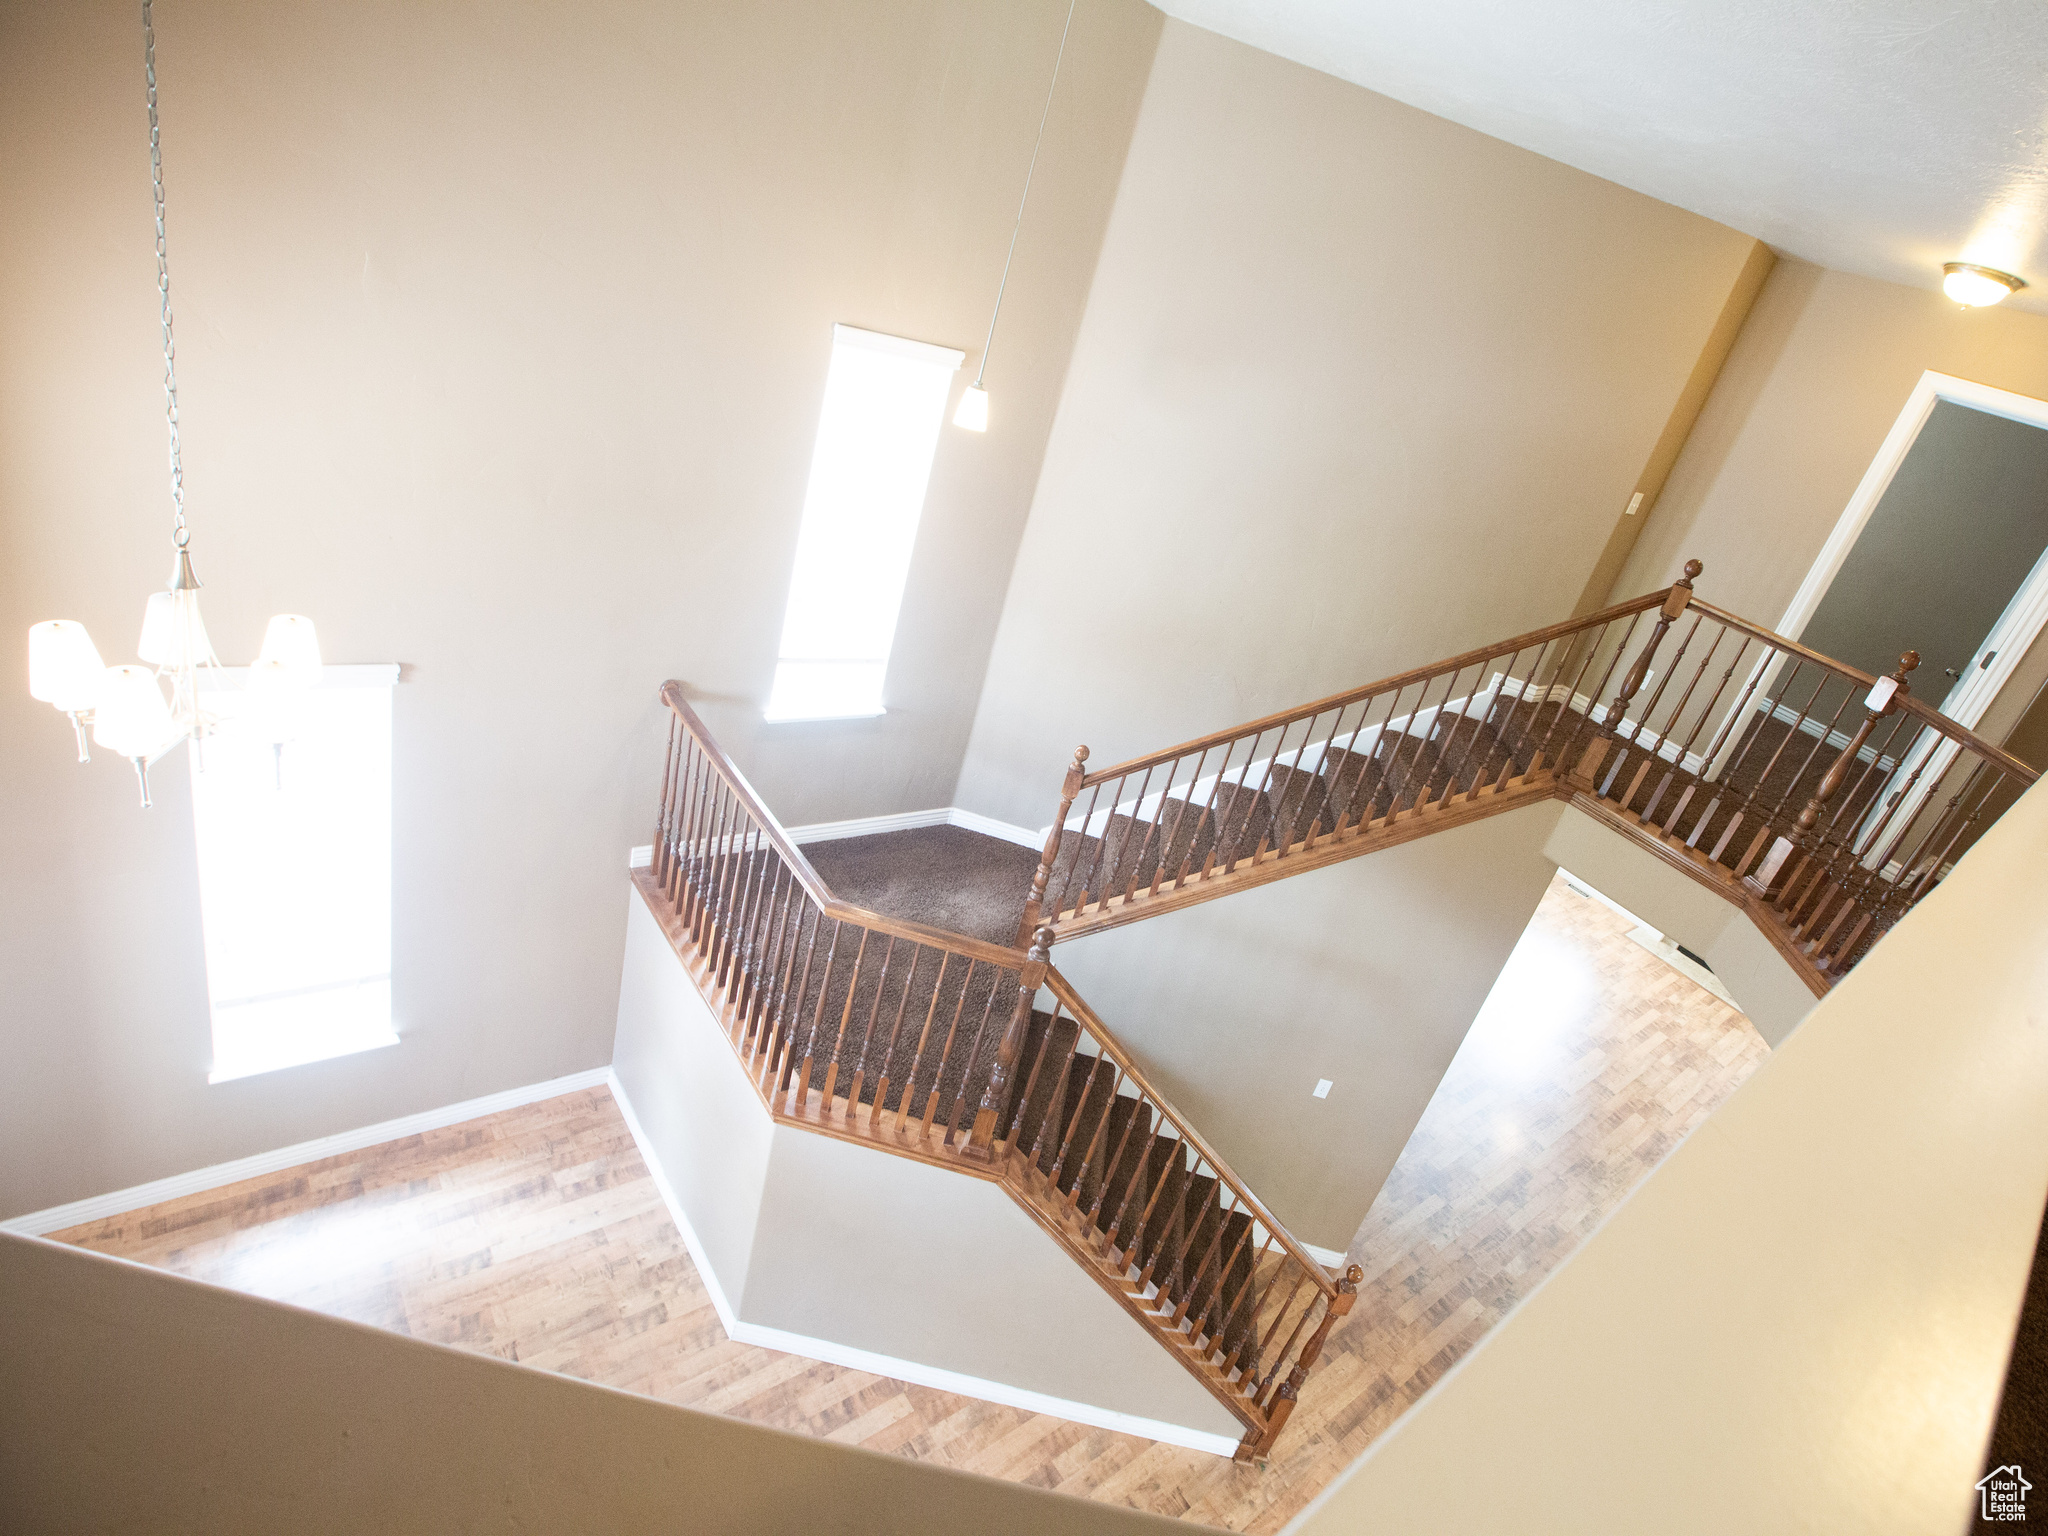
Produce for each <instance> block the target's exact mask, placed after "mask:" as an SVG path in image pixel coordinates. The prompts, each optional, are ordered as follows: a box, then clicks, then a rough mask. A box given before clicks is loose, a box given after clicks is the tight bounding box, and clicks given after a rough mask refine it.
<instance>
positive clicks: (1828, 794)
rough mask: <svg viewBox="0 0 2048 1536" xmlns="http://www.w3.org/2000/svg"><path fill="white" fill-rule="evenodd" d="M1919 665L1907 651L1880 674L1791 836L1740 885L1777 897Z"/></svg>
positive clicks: (1777, 843) (1914, 654)
mask: <svg viewBox="0 0 2048 1536" xmlns="http://www.w3.org/2000/svg"><path fill="white" fill-rule="evenodd" d="M1919 665H1920V653H1919V652H1918V651H1907V652H1906V653H1905V654H1904V655H1903V656H1901V657H1900V658H1899V667H1898V670H1897V671H1896V672H1894V673H1892V675H1891V676H1890V677H1881V678H1879V679H1878V680H1877V686H1876V687H1874V688H1872V689H1871V690H1870V694H1869V696H1868V697H1867V698H1866V699H1865V700H1864V711H1863V723H1862V724H1861V725H1859V726H1857V727H1856V734H1855V735H1854V736H1852V737H1850V738H1849V744H1848V745H1847V746H1845V747H1843V748H1842V750H1841V753H1840V755H1839V756H1837V757H1836V758H1835V760H1834V762H1833V764H1832V765H1830V767H1829V768H1828V771H1827V773H1826V775H1825V776H1824V777H1823V778H1822V779H1821V781H1820V783H1819V785H1818V786H1817V787H1816V788H1815V789H1814V791H1813V793H1812V794H1811V795H1809V796H1807V799H1806V804H1805V805H1804V806H1803V807H1802V808H1801V809H1800V812H1799V822H1798V825H1797V827H1796V828H1795V829H1794V831H1793V834H1792V835H1791V836H1790V837H1783V836H1781V837H1779V838H1777V839H1776V840H1775V841H1774V842H1772V844H1771V851H1770V852H1769V853H1767V854H1765V855H1764V856H1763V859H1762V860H1761V861H1760V862H1759V863H1758V864H1757V867H1756V869H1755V871H1754V872H1753V873H1751V874H1749V875H1747V876H1745V877H1744V878H1743V884H1744V885H1746V886H1748V887H1749V889H1750V890H1751V891H1753V892H1755V893H1756V894H1757V895H1759V896H1764V897H1776V896H1777V895H1778V894H1779V892H1780V891H1781V890H1782V889H1783V888H1784V884H1785V881H1786V880H1787V878H1789V876H1790V875H1791V872H1792V854H1793V852H1794V851H1795V850H1796V849H1797V848H1799V847H1800V846H1802V845H1804V846H1806V847H1808V848H1809V849H1810V848H1812V847H1813V846H1815V845H1816V843H1817V842H1818V839H1817V838H1816V836H1815V835H1814V829H1815V828H1816V827H1818V826H1819V825H1820V818H1821V814H1822V813H1823V812H1824V811H1826V810H1827V806H1828V802H1829V801H1830V800H1832V799H1834V797H1835V794H1836V792H1837V791H1839V790H1840V789H1841V787H1842V785H1843V783H1844V782H1845V781H1846V780H1847V779H1848V777H1849V773H1850V770H1851V769H1853V768H1854V767H1855V765H1856V754H1857V753H1859V752H1861V751H1862V750H1863V747H1864V744H1865V743H1866V742H1868V741H1869V740H1870V733H1871V732H1872V731H1874V730H1876V729H1877V722H1878V721H1880V720H1882V719H1884V718H1885V717H1886V716H1888V715H1895V714H1897V713H1898V712H1899V704H1900V702H1901V700H1903V699H1904V697H1905V696H1906V695H1907V694H1909V693H1911V692H1912V691H1913V685H1912V683H1911V681H1910V680H1909V679H1908V677H1907V674H1908V673H1910V672H1911V671H1912V670H1913V669H1914V668H1915V667H1917V666H1919Z"/></svg>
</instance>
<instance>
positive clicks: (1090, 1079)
mask: <svg viewBox="0 0 2048 1536" xmlns="http://www.w3.org/2000/svg"><path fill="white" fill-rule="evenodd" d="M1108 1060H1109V1058H1108V1057H1107V1056H1105V1055H1103V1054H1102V1053H1101V1050H1100V1048H1099V1047H1098V1048H1097V1051H1096V1055H1095V1060H1094V1062H1093V1063H1092V1064H1091V1065H1090V1066H1089V1068H1088V1075H1087V1077H1085V1078H1083V1079H1082V1081H1081V1097H1080V1098H1079V1099H1078V1100H1076V1101H1075V1104H1074V1113H1073V1116H1072V1118H1071V1119H1069V1120H1068V1121H1067V1131H1066V1134H1065V1135H1064V1136H1062V1137H1061V1138H1060V1150H1059V1154H1058V1156H1056V1157H1054V1158H1053V1160H1052V1171H1051V1172H1050V1173H1048V1174H1047V1175H1046V1177H1047V1178H1048V1179H1050V1180H1051V1181H1052V1187H1053V1192H1054V1193H1055V1194H1057V1193H1058V1192H1059V1187H1060V1175H1061V1174H1063V1173H1064V1172H1065V1171H1066V1167H1067V1154H1068V1153H1069V1152H1071V1151H1073V1149H1074V1137H1075V1136H1076V1135H1078V1134H1079V1132H1080V1130H1081V1122H1082V1121H1083V1120H1086V1119H1087V1118H1088V1101H1089V1100H1090V1099H1091V1098H1093V1097H1094V1096H1095V1074H1096V1073H1098V1072H1100V1071H1101V1070H1102V1064H1103V1063H1104V1062H1106V1061H1108ZM1110 1071H1111V1073H1112V1074H1114V1073H1115V1071H1116V1067H1115V1066H1114V1065H1113V1064H1112V1065H1111V1067H1110ZM1089 1140H1090V1141H1093V1140H1094V1137H1093V1136H1092V1135H1091V1136H1090V1137H1089ZM1082 1150H1083V1153H1084V1155H1085V1153H1086V1150H1087V1149H1086V1148H1085V1147H1084V1148H1083V1149H1082ZM1080 1177H1081V1174H1080V1170H1079V1169H1078V1168H1077V1169H1076V1170H1075V1172H1074V1178H1075V1180H1076V1182H1075V1185H1074V1188H1075V1191H1076V1192H1077V1193H1078V1192H1079V1190H1080V1183H1079V1180H1080Z"/></svg>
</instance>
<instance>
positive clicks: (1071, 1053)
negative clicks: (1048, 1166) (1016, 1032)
mask: <svg viewBox="0 0 2048 1536" xmlns="http://www.w3.org/2000/svg"><path fill="white" fill-rule="evenodd" d="M1075 1022H1077V1023H1078V1022H1079V1020H1076V1021H1075ZM1080 1043H1081V1042H1080V1037H1079V1036H1078V1035H1077V1036H1075V1039H1074V1044H1075V1045H1076V1046H1078V1045H1079V1044H1080ZM1078 1054H1079V1052H1078V1051H1076V1050H1075V1049H1073V1048H1072V1047H1069V1048H1068V1050H1067V1051H1066V1053H1065V1054H1064V1055H1063V1056H1061V1058H1060V1075H1059V1076H1058V1077H1057V1078H1055V1079H1054V1080H1053V1085H1052V1097H1050V1098H1049V1099H1047V1100H1046V1101H1045V1118H1044V1119H1042V1120H1040V1121H1039V1122H1038V1134H1037V1135H1036V1136H1033V1137H1032V1138H1031V1156H1030V1166H1031V1167H1032V1169H1033V1170H1035V1171H1037V1172H1039V1173H1043V1172H1044V1171H1045V1170H1044V1168H1043V1167H1042V1166H1041V1165H1040V1163H1039V1159H1040V1158H1042V1157H1043V1156H1044V1155H1045V1133H1046V1131H1047V1130H1048V1129H1049V1128H1051V1127H1054V1126H1057V1125H1058V1124H1059V1123H1060V1116H1061V1115H1062V1114H1063V1113H1064V1111H1065V1109H1066V1104H1067V1079H1068V1078H1069V1077H1071V1076H1072V1075H1073V1072H1074V1061H1075V1058H1076V1057H1077V1056H1078Z"/></svg>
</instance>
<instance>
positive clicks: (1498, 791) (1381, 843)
mask: <svg viewBox="0 0 2048 1536" xmlns="http://www.w3.org/2000/svg"><path fill="white" fill-rule="evenodd" d="M1552 799H1556V800H1562V801H1564V802H1566V803H1567V804H1569V805H1572V806H1575V807H1576V808H1577V809H1579V810H1581V811H1583V812H1585V813H1586V814H1587V815H1588V816H1590V817H1592V818H1593V819H1595V820H1596V821H1598V822H1599V823H1600V824H1601V825H1602V826H1604V827H1607V828H1608V829H1609V830H1611V831H1613V832H1615V833H1617V834H1619V835H1620V836H1622V837H1623V838H1626V839H1627V840H1628V842H1629V843H1630V844H1631V845H1633V846H1634V847H1636V848H1638V849H1640V850H1642V851H1643V852H1645V853H1647V854H1649V855H1650V856H1651V857H1653V858H1656V859H1658V860H1660V861H1661V862H1662V863H1664V864H1665V865H1667V866H1668V867H1670V868H1672V869H1674V870H1676V871H1678V872H1679V873H1680V874H1682V875H1684V876H1686V878H1688V879H1689V880H1692V881H1693V882H1694V883H1696V884H1698V885H1699V886H1701V887H1702V888H1703V889H1705V890H1707V891H1710V892H1712V893H1713V894H1714V895H1715V896H1716V897H1718V898H1719V899H1720V900H1722V901H1723V902H1726V903H1727V904H1728V905H1730V906H1731V907H1733V908H1735V909H1736V910H1737V911H1739V912H1741V913H1742V914H1743V915H1745V916H1746V917H1747V918H1748V919H1749V920H1750V922H1751V924H1752V925H1753V926H1754V927H1755V929H1756V931H1757V932H1758V933H1760V934H1761V935H1762V936H1763V937H1764V939H1765V940H1766V941H1768V943H1769V944H1770V946H1771V947H1772V949H1774V950H1775V951H1776V952H1777V954H1778V957H1779V958H1780V959H1781V960H1783V961H1784V963H1785V965H1786V966H1787V967H1788V968H1789V969H1790V970H1791V972H1792V973H1793V975H1795V976H1796V977H1797V978H1798V980H1799V982H1800V984H1801V985H1802V986H1804V987H1805V989H1806V990H1807V991H1808V992H1810V993H1812V995H1813V996H1814V997H1815V998H1820V997H1824V996H1826V995H1827V992H1828V989H1829V988H1830V987H1831V986H1833V984H1834V980H1835V978H1834V977H1832V976H1830V975H1829V974H1828V973H1826V972H1824V971H1822V970H1821V969H1820V968H1819V967H1818V966H1816V965H1815V964H1814V962H1813V959H1812V957H1811V956H1810V955H1809V954H1808V953H1807V952H1806V949H1805V947H1804V946H1803V945H1802V944H1801V942H1800V940H1799V939H1798V938H1797V937H1796V936H1795V935H1794V934H1793V933H1792V932H1791V931H1790V930H1789V929H1788V928H1787V926H1786V924H1785V922H1784V920H1783V919H1782V918H1781V917H1780V915H1779V914H1778V912H1777V911H1776V909H1775V908H1774V907H1773V906H1772V905H1771V904H1770V903H1769V902H1768V901H1766V900H1763V899H1762V898H1760V897H1759V896H1758V895H1757V893H1756V892H1754V891H1753V890H1752V889H1750V888H1749V886H1747V885H1746V884H1745V883H1744V882H1743V881H1741V880H1739V879H1738V878H1736V876H1735V875H1734V873H1733V871H1731V870H1729V869H1728V868H1727V867H1726V866H1725V865H1720V864H1716V863H1714V862H1713V861H1712V860H1711V859H1709V858H1708V857H1707V856H1706V855H1705V854H1703V853H1701V852H1699V851H1698V850H1697V849H1694V848H1690V847H1688V846H1686V845H1685V843H1684V842H1683V841H1681V840H1680V839H1677V838H1674V837H1672V836H1670V835H1669V834H1667V833H1665V832H1663V831H1662V830H1661V829H1659V828H1658V827H1657V826H1656V825H1655V824H1653V823H1650V822H1646V821H1644V820H1643V818H1642V817H1640V816H1638V815H1636V814H1635V813H1634V812H1633V811H1630V810H1627V809H1625V808H1623V807H1622V806H1620V805H1617V804H1616V803H1614V802H1613V801H1611V800H1606V799H1603V798H1601V797H1600V796H1599V795H1598V794H1596V793H1594V792H1593V791H1592V790H1591V789H1589V788H1588V787H1586V786H1585V785H1583V784H1581V783H1578V782H1576V781H1575V780H1574V779H1573V778H1572V777H1571V776H1569V775H1565V774H1559V773H1556V772H1554V771H1553V770H1552V769H1550V768H1548V767H1545V766H1543V765H1542V764H1541V763H1540V762H1539V763H1538V764H1536V765H1535V766H1534V767H1532V768H1531V769H1530V770H1529V771H1528V772H1526V773H1522V774H1517V775H1514V776H1512V777H1509V778H1505V779H1501V780H1498V781H1496V782H1492V783H1487V784H1484V785H1481V786H1480V787H1479V788H1477V789H1473V790H1469V791H1465V792H1462V793H1458V794H1446V795H1444V796H1442V797H1441V798H1439V799H1436V800H1427V799H1421V800H1418V801H1416V802H1415V803H1412V804H1407V805H1401V804H1398V803H1397V805H1396V806H1395V808H1394V809H1392V810H1391V811H1389V812H1388V813H1387V814H1386V815H1383V816H1380V817H1377V818H1375V819H1373V820H1371V821H1368V822H1365V823H1363V824H1361V825H1359V826H1356V827H1351V828H1347V829H1346V830H1345V831H1343V832H1341V833H1337V834H1320V835H1318V836H1316V837H1313V838H1305V839H1303V840H1301V841H1300V842H1296V843H1293V844H1291V845H1289V846H1287V847H1285V848H1270V849H1266V850H1264V851H1263V852H1261V853H1260V854H1258V855H1257V856H1256V857H1253V858H1248V859H1242V860H1239V861H1238V862H1237V864H1236V866H1235V868H1232V869H1229V870H1224V871H1216V872H1213V873H1211V874H1209V875H1208V876H1207V877H1206V878H1202V879H1197V880H1193V881H1190V882H1189V883H1188V884H1187V885H1186V886H1184V887H1182V886H1178V885H1177V883H1176V882H1173V881H1167V882H1163V883H1162V886H1161V889H1160V891H1159V892H1158V894H1156V895H1149V896H1148V895H1146V894H1145V893H1143V892H1140V893H1138V894H1137V895H1136V896H1135V897H1129V898H1127V897H1124V896H1112V897H1110V898H1108V899H1107V900H1105V901H1103V902H1101V903H1100V904H1098V905H1095V906H1092V907H1091V908H1090V910H1089V911H1087V912H1086V913H1084V914H1082V915H1081V916H1079V917H1071V916H1068V917H1063V918H1062V919H1061V920H1060V922H1059V924H1058V925H1057V927H1056V928H1055V930H1054V937H1055V941H1056V942H1064V941H1066V940H1069V939H1075V938H1080V937H1082V936H1083V935H1086V934H1090V933H1099V932H1102V931H1104V930H1106V929H1110V928H1119V927H1123V926H1124V925H1126V924H1129V923H1134V922H1139V921H1142V920H1143V919H1145V918H1148V917H1154V916H1158V915H1160V914H1163V913H1166V912H1173V911H1179V910H1181V909H1182V908H1184V907H1190V906H1195V905H1198V904H1200V903H1202V902H1208V901H1215V900H1218V899H1219V898H1221V897H1224V896H1229V895H1232V894H1234V893H1236V892H1239V891H1246V890H1253V889H1256V888H1257V887H1259V886H1262V885H1267V884H1270V883H1271V882H1272V881H1275V880H1284V879H1287V878H1289V877H1290V876H1293V875H1300V874H1307V873H1309V872H1310V871H1311V870H1317V869H1323V868H1326V867H1328V866H1329V865H1331V864H1338V863H1343V862H1345V861H1346V860H1349V859H1356V858H1362V857H1364V856H1365V855H1367V854H1371V853H1377V852H1379V851H1381V850H1383V849H1387V848H1393V847H1398V846H1399V845H1401V844H1403V843H1408V842H1413V841H1414V840H1415V839H1417V838H1421V837H1427V836H1429V835H1430V834H1432V833H1435V832H1441V831H1445V830H1447V829H1449V828H1451V827H1457V826H1463V825H1465V824H1466V823H1468V822H1472V821H1477V820H1481V819H1483V818H1485V817H1488V816H1497V815H1500V814H1501V813H1502V812H1504V811H1511V810H1515V809H1517V808H1518V807H1520V806H1524V805H1533V804H1540V803H1541V802H1543V801H1546V800H1552Z"/></svg>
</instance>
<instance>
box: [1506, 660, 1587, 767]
mask: <svg viewBox="0 0 2048 1536" xmlns="http://www.w3.org/2000/svg"><path fill="white" fill-rule="evenodd" d="M1568 644H1570V637H1568V636H1560V637H1559V638H1557V639H1555V640H1546V641H1544V642H1543V644H1541V645H1540V646H1538V647H1537V648H1536V659H1535V660H1534V661H1532V662H1530V663H1529V675H1528V676H1527V677H1520V678H1518V677H1516V676H1515V675H1514V668H1513V665H1512V664H1510V666H1509V669H1508V675H1507V676H1506V677H1505V678H1503V679H1502V680H1501V685H1500V692H1499V693H1498V694H1496V695H1495V698H1496V699H1499V698H1504V697H1506V695H1507V691H1508V685H1509V684H1510V683H1512V684H1513V685H1514V700H1515V702H1514V703H1513V704H1511V705H1509V706H1508V712H1507V714H1506V716H1505V717H1504V718H1503V720H1502V722H1501V727H1500V738H1501V741H1502V743H1503V744H1504V745H1505V746H1506V747H1507V749H1508V751H1507V758H1508V760H1507V762H1506V763H1505V764H1503V765H1502V767H1501V770H1500V777H1499V779H1497V780H1496V781H1495V782H1496V783H1497V784H1505V783H1506V782H1507V781H1508V780H1509V779H1511V778H1513V777H1515V776H1516V775H1517V774H1518V773H1520V774H1531V773H1534V772H1535V771H1536V770H1537V769H1538V768H1541V767H1542V766H1543V762H1542V759H1541V757H1540V756H1539V755H1537V754H1535V753H1530V752H1529V738H1530V737H1531V736H1532V735H1534V734H1535V731H1536V727H1537V726H1538V725H1539V724H1541V723H1542V719H1543V708H1544V705H1545V704H1546V703H1548V702H1549V697H1550V684H1548V683H1546V682H1544V681H1542V678H1543V674H1544V672H1545V671H1546V670H1547V669H1548V668H1551V667H1554V666H1555V665H1556V664H1557V658H1556V657H1554V656H1553V655H1552V654H1551V650H1550V648H1551V647H1552V646H1554V645H1568ZM1519 654H1520V653H1519V652H1517V655H1519ZM1532 694H1533V695H1534V698H1535V702H1534V703H1530V697H1531V695H1532ZM1523 704H1528V705H1529V716H1528V719H1527V720H1526V721H1524V722H1522V723H1521V724H1520V727H1519V728H1517V725H1516V716H1515V710H1516V708H1517V707H1518V706H1520V705H1523ZM1525 754H1527V756H1528V761H1527V763H1526V764H1525V765H1524V766H1523V767H1521V768H1520V769H1517V768H1516V766H1515V761H1516V759H1517V758H1521V757H1523V756H1524V755H1525Z"/></svg>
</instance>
